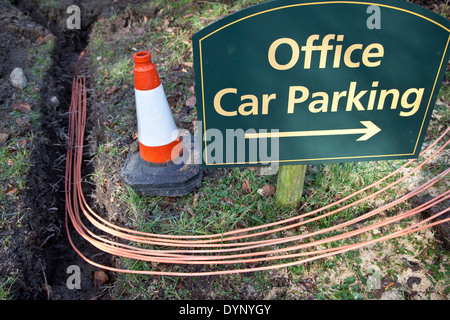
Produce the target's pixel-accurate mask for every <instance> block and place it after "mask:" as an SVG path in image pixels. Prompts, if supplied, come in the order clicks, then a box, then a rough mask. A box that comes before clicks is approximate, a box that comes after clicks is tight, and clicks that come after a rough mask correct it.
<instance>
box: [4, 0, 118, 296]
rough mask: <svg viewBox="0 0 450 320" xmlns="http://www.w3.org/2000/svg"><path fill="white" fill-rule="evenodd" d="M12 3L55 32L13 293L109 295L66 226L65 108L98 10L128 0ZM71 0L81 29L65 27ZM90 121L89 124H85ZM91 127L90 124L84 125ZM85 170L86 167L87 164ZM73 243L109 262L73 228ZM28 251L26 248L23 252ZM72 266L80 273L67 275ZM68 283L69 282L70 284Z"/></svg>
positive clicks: (106, 11)
mask: <svg viewBox="0 0 450 320" xmlns="http://www.w3.org/2000/svg"><path fill="white" fill-rule="evenodd" d="M11 4H12V5H13V6H15V7H16V8H17V9H19V10H20V11H21V12H23V14H24V15H26V16H29V17H30V18H31V19H32V20H33V21H34V22H36V23H37V24H39V25H42V26H44V27H45V28H47V29H48V30H49V31H50V32H51V33H52V34H53V35H54V36H55V48H54V50H53V52H52V61H53V65H52V66H51V68H50V71H49V73H48V74H46V76H45V80H44V84H46V85H45V86H44V87H43V88H42V89H41V90H40V92H39V94H40V96H41V101H43V103H42V104H41V105H40V113H41V114H40V116H41V121H42V127H41V131H42V132H41V135H40V136H39V137H38V138H37V139H36V142H35V143H34V146H33V151H32V155H31V159H32V161H33V166H32V168H31V172H30V173H29V174H28V178H27V187H26V190H27V191H26V192H27V193H26V195H25V198H26V199H30V200H29V201H30V203H28V204H27V206H28V207H29V208H30V209H31V210H30V211H31V212H33V215H32V217H31V218H30V219H31V221H30V225H32V226H33V228H34V232H35V234H36V239H35V241H34V242H35V243H36V247H35V248H31V249H28V255H29V258H28V259H29V264H30V266H31V265H34V267H33V268H25V270H24V271H23V272H24V273H25V274H24V275H23V276H24V282H25V283H26V284H27V285H26V288H25V289H24V288H22V289H20V290H19V291H20V292H16V293H15V294H16V298H17V299H53V300H75V299H76V300H80V299H81V300H85V299H108V296H107V293H103V292H102V291H100V290H99V289H97V288H95V286H94V282H93V274H94V272H95V271H96V269H95V268H94V267H93V266H91V265H90V264H88V263H86V262H85V261H84V260H83V259H82V258H81V257H80V256H79V255H78V254H77V253H76V252H75V251H74V250H73V248H72V247H71V245H70V243H69V242H68V238H67V234H66V229H65V216H64V213H65V209H64V205H65V192H64V170H65V155H66V138H67V124H68V117H67V111H68V109H69V105H70V101H71V94H72V80H73V76H74V75H80V74H83V73H85V71H86V70H84V69H83V66H82V65H81V64H80V63H77V60H78V57H79V56H80V53H81V52H82V51H83V49H85V48H86V46H87V44H88V37H89V31H90V27H91V25H92V24H93V23H94V22H95V21H96V19H98V18H99V17H101V16H102V15H108V14H110V13H111V12H118V11H120V10H121V9H123V8H125V7H126V5H127V4H117V3H113V2H112V1H95V2H94V1H85V0H80V1H74V0H70V1H59V2H58V7H57V8H56V7H42V3H41V2H39V1H21V0H16V1H11ZM70 5H76V6H78V7H79V8H80V9H81V10H80V17H81V20H80V22H81V28H80V29H76V28H75V29H69V28H68V27H67V24H66V21H67V19H68V17H69V16H70V15H69V14H67V13H66V10H67V7H69V6H70ZM53 96H57V97H58V99H59V102H60V103H59V105H58V106H57V107H55V106H50V105H49V104H48V103H46V102H47V101H49V100H50V98H51V97H53ZM88 126H89V124H88ZM88 130H89V129H88ZM85 170H89V167H88V166H87V168H86V169H85ZM71 236H72V238H73V239H74V241H75V243H76V244H77V247H78V248H79V249H80V250H81V251H82V252H86V254H87V255H88V256H95V258H96V259H97V260H98V261H102V262H103V263H106V264H109V263H108V262H109V261H108V259H110V258H109V257H107V255H106V254H104V253H101V252H98V251H97V250H95V248H93V247H92V246H90V245H89V244H86V243H85V242H83V241H82V240H81V239H77V235H76V234H71ZM26 254H27V253H24V255H26ZM71 266H76V267H75V269H77V270H79V271H80V276H81V278H80V280H81V283H79V284H80V286H78V285H77V281H78V279H75V278H71V275H75V271H73V270H75V269H74V267H71ZM68 284H69V286H68Z"/></svg>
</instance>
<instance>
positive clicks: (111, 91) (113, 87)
mask: <svg viewBox="0 0 450 320" xmlns="http://www.w3.org/2000/svg"><path fill="white" fill-rule="evenodd" d="M118 90H119V88H117V86H116V85H115V84H113V85H112V86H110V87H108V88H107V89H106V94H107V95H111V94H113V93H115V92H117V91H118Z"/></svg>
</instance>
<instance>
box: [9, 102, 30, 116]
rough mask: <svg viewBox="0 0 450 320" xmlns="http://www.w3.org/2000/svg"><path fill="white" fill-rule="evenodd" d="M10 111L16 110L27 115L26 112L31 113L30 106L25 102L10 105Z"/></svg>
mask: <svg viewBox="0 0 450 320" xmlns="http://www.w3.org/2000/svg"><path fill="white" fill-rule="evenodd" d="M12 109H13V110H18V111H20V112H26V113H28V112H30V111H31V106H30V105H29V104H28V103H26V102H20V103H14V104H13V105H12Z"/></svg>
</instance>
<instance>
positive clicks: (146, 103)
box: [134, 51, 181, 163]
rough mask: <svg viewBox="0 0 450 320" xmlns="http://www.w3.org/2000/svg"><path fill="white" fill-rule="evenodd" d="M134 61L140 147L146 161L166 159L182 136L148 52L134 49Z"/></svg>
mask: <svg viewBox="0 0 450 320" xmlns="http://www.w3.org/2000/svg"><path fill="white" fill-rule="evenodd" d="M134 63H135V67H134V87H135V97H136V113H137V120H138V139H139V151H140V154H141V157H142V158H143V159H144V160H146V161H149V162H152V163H165V162H167V161H170V160H173V159H172V151H173V149H174V148H176V147H177V146H178V144H180V143H181V139H180V137H179V136H178V130H177V127H176V125H175V121H174V120H173V117H172V113H171V111H170V107H169V103H168V102H167V98H166V95H165V93H164V88H163V85H162V84H161V80H160V78H159V75H158V72H157V71H156V66H155V65H154V64H153V63H152V60H151V55H150V52H146V51H142V52H138V53H136V54H135V55H134Z"/></svg>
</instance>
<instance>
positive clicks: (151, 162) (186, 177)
mask: <svg viewBox="0 0 450 320" xmlns="http://www.w3.org/2000/svg"><path fill="white" fill-rule="evenodd" d="M133 58H134V63H135V66H134V87H135V98H136V116H137V127H138V140H139V152H136V153H130V154H129V156H128V158H127V160H126V162H125V165H124V167H123V169H122V173H121V177H122V180H123V181H124V182H125V183H126V184H128V185H129V186H131V187H132V188H133V189H134V190H135V191H137V192H138V193H141V194H145V195H151V196H182V195H185V194H187V193H189V192H191V191H192V190H193V189H195V188H196V187H198V186H200V185H201V179H202V170H201V169H200V167H199V166H198V165H197V164H195V163H191V162H186V161H184V158H186V157H184V158H183V157H182V153H183V151H187V152H186V153H185V156H186V155H187V154H191V153H192V154H193V147H194V145H193V144H192V143H191V142H192V140H193V137H188V139H187V138H186V137H185V136H183V137H180V135H179V133H178V129H177V126H176V124H175V121H174V119H173V116H172V112H171V110H170V106H169V103H168V101H167V98H166V95H165V92H164V88H163V85H162V83H161V80H160V78H159V75H158V72H157V70H156V66H155V65H154V64H153V62H152V58H151V54H150V52H147V51H142V52H137V53H136V54H134V57H133ZM183 140H184V141H183ZM183 142H184V143H183ZM187 148H189V149H187ZM175 160H178V161H175Z"/></svg>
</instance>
